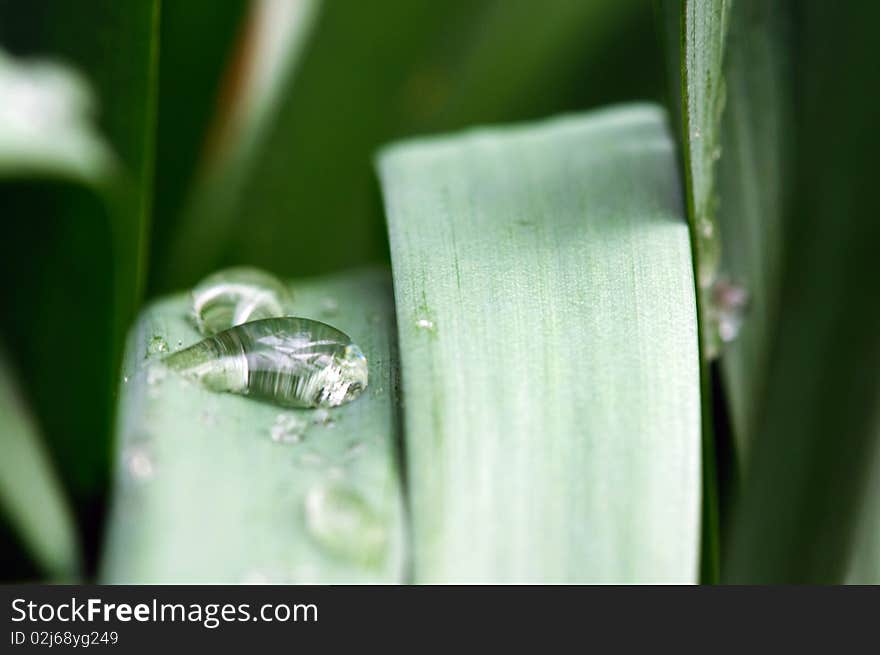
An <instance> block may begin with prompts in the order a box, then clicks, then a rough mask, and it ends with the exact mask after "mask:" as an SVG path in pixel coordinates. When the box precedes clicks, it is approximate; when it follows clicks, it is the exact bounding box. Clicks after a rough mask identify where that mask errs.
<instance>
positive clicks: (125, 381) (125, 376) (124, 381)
mask: <svg viewBox="0 0 880 655" xmlns="http://www.w3.org/2000/svg"><path fill="white" fill-rule="evenodd" d="M122 382H123V383H124V384H128V376H127V375H123V376H122Z"/></svg>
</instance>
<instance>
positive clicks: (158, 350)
mask: <svg viewBox="0 0 880 655" xmlns="http://www.w3.org/2000/svg"><path fill="white" fill-rule="evenodd" d="M167 352H168V342H167V341H165V339H163V338H162V337H160V336H158V335H156V336H154V337H152V338H151V339H150V340H149V342H148V343H147V357H152V356H153V355H161V354H162V353H167Z"/></svg>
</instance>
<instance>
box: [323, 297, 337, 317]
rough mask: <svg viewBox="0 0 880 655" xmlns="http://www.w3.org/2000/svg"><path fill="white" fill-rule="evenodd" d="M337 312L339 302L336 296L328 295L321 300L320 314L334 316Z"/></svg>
mask: <svg viewBox="0 0 880 655" xmlns="http://www.w3.org/2000/svg"><path fill="white" fill-rule="evenodd" d="M338 313H339V303H338V302H337V301H336V298H330V297H329V296H328V297H326V298H323V299H322V300H321V314H322V315H323V316H336V314H338Z"/></svg>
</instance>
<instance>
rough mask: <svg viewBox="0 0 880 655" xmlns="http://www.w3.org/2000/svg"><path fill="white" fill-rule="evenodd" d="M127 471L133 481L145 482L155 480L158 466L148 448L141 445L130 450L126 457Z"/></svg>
mask: <svg viewBox="0 0 880 655" xmlns="http://www.w3.org/2000/svg"><path fill="white" fill-rule="evenodd" d="M125 470H126V471H128V474H129V475H130V476H131V477H132V479H134V480H136V481H138V482H145V481H147V480H150V479H152V478H153V476H154V475H155V473H156V464H155V462H154V461H153V456H152V454H151V453H150V451H149V449H148V448H147V446H145V445H143V444H141V445H138V446H133V447H131V448H129V449H128V451H127V453H126V455H125Z"/></svg>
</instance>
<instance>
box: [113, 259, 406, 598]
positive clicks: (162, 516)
mask: <svg viewBox="0 0 880 655" xmlns="http://www.w3.org/2000/svg"><path fill="white" fill-rule="evenodd" d="M292 290H293V293H294V294H295V296H294V304H293V305H292V306H291V307H290V309H291V310H295V311H294V312H293V313H296V314H297V315H299V316H304V317H307V318H314V319H317V320H321V321H326V322H330V323H332V324H333V325H334V326H336V327H338V328H340V329H341V330H343V331H345V332H346V333H347V334H349V335H351V337H352V338H353V339H354V340H355V341H356V342H357V343H358V344H359V345H360V346H361V347H362V349H363V350H364V353H365V354H366V355H367V357H368V360H369V367H370V369H369V370H370V373H369V374H370V382H369V387H368V388H367V390H366V391H365V392H364V394H363V395H362V396H361V397H360V398H359V399H357V400H356V401H354V402H352V403H350V404H348V405H345V406H343V407H340V408H337V409H333V410H330V414H329V417H330V419H331V421H332V423H329V424H326V425H324V424H315V425H311V426H310V427H309V428H308V430H307V431H306V432H305V435H304V440H303V441H302V442H301V443H295V444H291V443H277V442H275V441H273V440H272V438H271V436H270V435H271V430H272V428H273V425H274V424H275V421H276V419H277V417H278V416H279V414H294V415H296V416H298V417H300V418H302V419H303V420H306V421H314V420H317V419H318V418H319V417H320V416H321V415H320V414H316V413H315V412H313V411H307V410H282V409H279V408H278V407H274V406H272V405H270V404H266V403H260V402H257V401H254V400H252V399H249V398H245V397H242V396H235V395H231V394H218V393H212V392H209V391H206V390H204V389H202V388H200V387H198V386H196V385H194V384H192V383H189V382H187V381H185V380H184V379H183V378H180V377H179V376H177V375H175V374H173V373H170V372H169V373H168V374H167V376H166V377H164V378H163V379H160V380H156V379H154V381H153V384H150V381H149V375H150V374H149V367H150V364H151V363H153V359H155V357H153V358H152V359H151V358H150V357H149V356H148V350H149V344H150V343H151V341H152V342H153V343H156V342H155V340H154V338H155V337H159V338H161V339H164V340H165V342H167V343H168V344H169V345H170V346H171V348H172V349H177V348H179V347H181V346H183V345H189V344H191V343H193V342H195V341H197V340H198V339H199V338H200V337H199V335H198V334H197V332H196V331H195V329H194V328H193V326H192V324H191V322H190V320H189V318H188V313H189V312H190V311H191V302H190V299H189V296H188V294H180V295H178V296H174V297H171V298H168V299H166V300H163V301H160V302H159V303H157V304H154V305H152V306H151V307H149V308H148V309H147V310H146V311H145V312H144V314H143V316H142V318H141V320H140V322H139V323H138V326H137V328H136V329H135V330H134V332H133V334H132V337H131V340H130V345H129V351H128V357H127V360H126V366H125V375H126V379H127V381H126V382H124V383H123V384H122V390H123V391H122V395H123V399H122V411H121V415H120V421H119V452H118V454H117V469H116V490H115V500H114V509H113V514H112V517H111V522H110V530H109V534H108V539H107V543H106V548H105V559H104V563H103V569H102V577H103V579H104V581H106V582H114V583H135V582H144V583H146V582H150V583H152V582H174V583H178V582H209V583H238V582H259V581H264V582H265V581H268V582H278V583H285V582H287V583H289V582H295V583H302V582H311V583H359V582H373V583H378V582H383V583H397V582H402V581H403V577H402V576H403V566H404V551H403V547H404V543H403V512H402V505H403V503H402V495H401V491H400V483H399V471H398V466H397V454H396V448H397V442H396V407H395V405H396V392H395V380H394V370H395V354H394V350H393V349H394V318H393V313H392V312H393V310H392V306H391V289H390V284H389V280H388V278H387V274H385V273H384V272H369V271H359V272H355V273H351V274H346V275H342V276H337V277H333V278H327V279H323V280H313V281H304V282H300V283H296V284H295V285H293V286H292ZM323 485H331V486H334V485H341V486H342V487H344V488H346V489H348V490H350V491H351V492H352V493H353V494H355V495H356V496H357V497H359V498H360V502H359V503H358V504H357V507H360V508H362V509H363V510H364V512H367V514H368V516H369V524H368V526H367V527H368V528H369V530H368V529H364V530H358V529H355V528H357V527H358V525H357V524H353V525H350V526H348V527H346V524H345V521H347V520H349V519H350V518H351V517H348V516H342V517H341V518H339V517H337V519H338V520H336V526H337V527H339V528H340V530H341V532H340V535H341V536H342V537H345V538H346V540H347V542H346V541H343V542H342V543H340V542H339V540H338V539H336V538H335V537H334V535H333V534H328V533H327V532H326V530H327V529H329V528H322V529H323V530H325V531H324V532H322V533H321V534H318V535H317V538H316V535H315V534H314V533H312V532H309V529H308V527H307V525H308V523H309V515H308V512H309V508H308V503H309V502H310V501H309V499H310V498H311V497H313V494H314V493H315V491H316V490H320V489H321V488H323ZM334 488H335V487H334ZM311 518H312V519H314V518H315V517H314V516H313V517H311ZM331 519H333V517H331ZM333 522H334V521H333V520H331V521H329V523H330V524H331V527H332V524H333ZM340 535H336V536H340ZM367 542H369V543H367ZM365 555H369V557H366V558H365Z"/></svg>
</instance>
